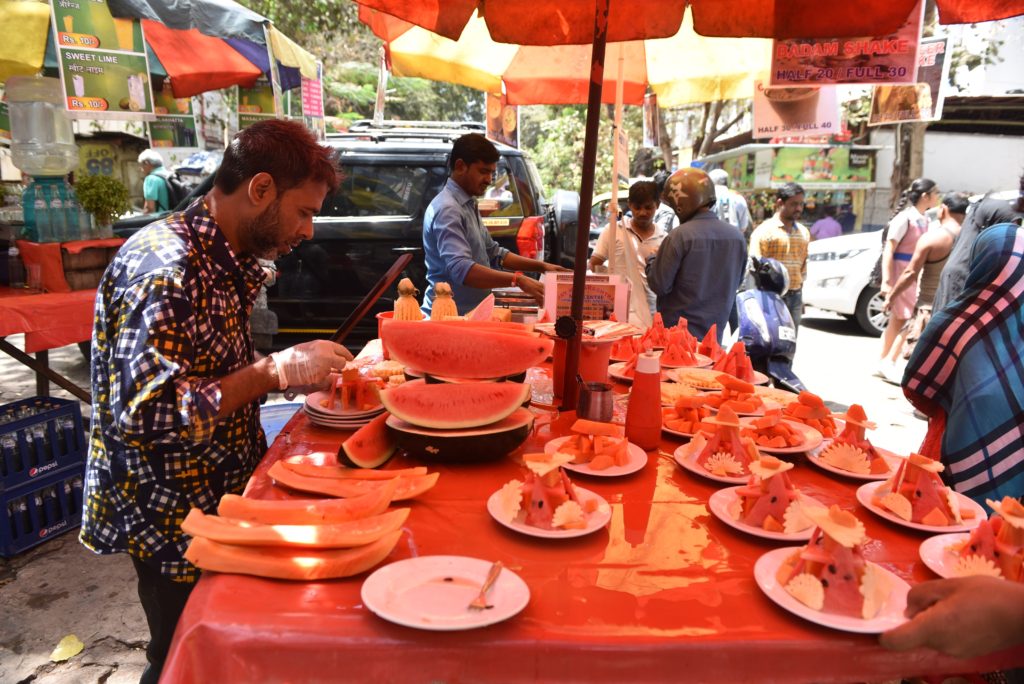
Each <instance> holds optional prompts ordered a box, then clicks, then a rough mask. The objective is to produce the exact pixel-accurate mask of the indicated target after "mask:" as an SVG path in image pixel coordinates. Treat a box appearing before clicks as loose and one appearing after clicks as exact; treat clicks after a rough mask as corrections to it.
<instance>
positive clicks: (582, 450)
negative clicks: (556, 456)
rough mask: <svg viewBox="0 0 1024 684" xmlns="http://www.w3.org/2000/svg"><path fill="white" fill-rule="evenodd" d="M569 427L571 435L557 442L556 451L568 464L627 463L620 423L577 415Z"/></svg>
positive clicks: (599, 467) (601, 465)
mask: <svg viewBox="0 0 1024 684" xmlns="http://www.w3.org/2000/svg"><path fill="white" fill-rule="evenodd" d="M571 429H572V432H573V434H572V436H570V437H569V438H568V439H566V440H565V441H564V442H563V443H562V444H561V445H559V447H558V451H557V453H560V454H565V455H567V456H569V457H570V460H569V461H568V462H569V463H574V464H587V465H589V466H590V469H591V470H605V469H607V468H611V467H612V466H624V465H626V464H627V463H628V462H629V440H627V439H626V437H625V429H624V428H623V427H622V426H621V425H613V424H612V423H598V422H596V421H592V420H584V419H582V418H580V419H579V420H577V421H576V422H575V423H573V426H572V428H571ZM527 456H530V454H527ZM523 458H526V456H524V457H523Z"/></svg>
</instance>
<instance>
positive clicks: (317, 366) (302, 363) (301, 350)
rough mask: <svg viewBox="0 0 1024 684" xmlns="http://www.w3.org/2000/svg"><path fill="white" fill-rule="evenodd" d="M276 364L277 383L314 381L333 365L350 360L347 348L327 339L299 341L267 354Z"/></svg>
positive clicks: (282, 385)
mask: <svg viewBox="0 0 1024 684" xmlns="http://www.w3.org/2000/svg"><path fill="white" fill-rule="evenodd" d="M270 358H272V359H273V360H274V365H276V366H277V379H278V387H279V388H280V389H285V388H286V387H299V386H308V385H317V384H319V383H321V382H323V381H324V380H325V379H327V376H328V375H329V374H330V372H331V371H332V370H333V369H335V368H344V367H345V364H346V363H347V362H348V361H351V360H352V354H351V352H349V350H347V349H345V348H344V347H342V346H341V345H340V344H335V343H334V342H328V341H327V340H313V341H312V342H303V343H302V344H297V345H295V346H294V347H289V348H288V349H285V350H284V351H279V352H274V353H273V354H271V355H270Z"/></svg>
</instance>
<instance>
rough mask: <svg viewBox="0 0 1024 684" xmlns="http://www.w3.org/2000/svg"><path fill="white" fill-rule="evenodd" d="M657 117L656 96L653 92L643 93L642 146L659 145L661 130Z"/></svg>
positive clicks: (655, 146) (656, 146)
mask: <svg viewBox="0 0 1024 684" xmlns="http://www.w3.org/2000/svg"><path fill="white" fill-rule="evenodd" d="M658 118H659V117H658V96H657V94H655V93H647V94H646V95H644V147H654V148H658V147H659V146H660V145H659V141H660V140H661V131H660V130H659V126H658V123H659V121H658Z"/></svg>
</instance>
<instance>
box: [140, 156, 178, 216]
mask: <svg viewBox="0 0 1024 684" xmlns="http://www.w3.org/2000/svg"><path fill="white" fill-rule="evenodd" d="M139 166H140V167H141V168H142V174H143V176H144V178H143V180H142V199H143V205H142V213H144V214H153V213H156V212H158V211H170V209H171V200H170V193H169V192H168V191H167V180H166V179H165V178H164V160H163V157H161V156H160V153H159V152H157V151H156V150H152V149H149V150H143V151H142V154H140V155H139Z"/></svg>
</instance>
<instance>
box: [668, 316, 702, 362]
mask: <svg viewBox="0 0 1024 684" xmlns="http://www.w3.org/2000/svg"><path fill="white" fill-rule="evenodd" d="M696 350H697V340H696V338H694V336H693V335H691V334H690V331H689V330H687V329H686V328H682V329H680V328H679V327H678V325H677V326H676V328H673V329H672V330H671V331H669V334H668V344H667V345H665V351H663V352H662V353H661V365H663V366H676V367H678V366H696V365H697V357H696V356H694V352H695V351H696Z"/></svg>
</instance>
